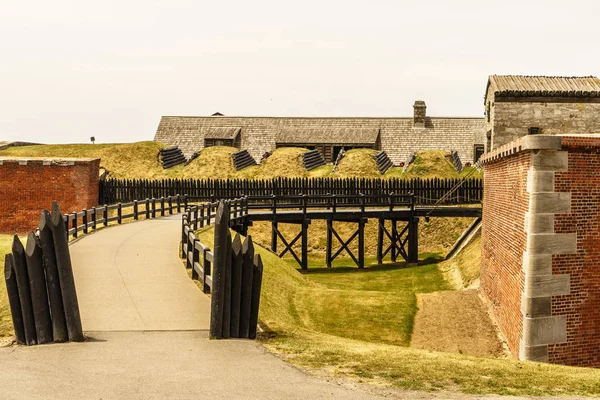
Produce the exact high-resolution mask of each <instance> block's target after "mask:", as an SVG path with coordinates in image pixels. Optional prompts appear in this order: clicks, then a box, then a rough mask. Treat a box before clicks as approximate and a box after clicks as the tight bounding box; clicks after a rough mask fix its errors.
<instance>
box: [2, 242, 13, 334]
mask: <svg viewBox="0 0 600 400" xmlns="http://www.w3.org/2000/svg"><path fill="white" fill-rule="evenodd" d="M12 242H13V235H0V268H1V269H0V270H1V271H2V275H3V276H4V256H5V255H6V254H7V253H10V251H11V247H12ZM12 335H14V332H13V325H12V318H11V316H10V307H9V305H8V296H7V295H6V285H5V284H4V283H2V284H0V337H8V336H12Z"/></svg>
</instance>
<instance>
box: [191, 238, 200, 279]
mask: <svg viewBox="0 0 600 400" xmlns="http://www.w3.org/2000/svg"><path fill="white" fill-rule="evenodd" d="M196 243H198V238H195V239H194V242H193V243H192V279H195V280H198V278H199V275H198V271H196V268H195V267H194V266H195V265H196V263H200V251H199V250H197V249H196Z"/></svg>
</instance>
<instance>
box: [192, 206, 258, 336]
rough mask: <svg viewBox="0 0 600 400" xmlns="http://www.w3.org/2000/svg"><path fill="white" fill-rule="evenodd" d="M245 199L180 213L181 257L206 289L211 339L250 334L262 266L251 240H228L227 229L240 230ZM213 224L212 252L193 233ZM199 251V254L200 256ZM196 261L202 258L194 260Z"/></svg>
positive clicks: (255, 321) (255, 320)
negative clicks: (209, 300) (208, 300)
mask: <svg viewBox="0 0 600 400" xmlns="http://www.w3.org/2000/svg"><path fill="white" fill-rule="evenodd" d="M247 214H248V207H247V199H236V200H228V201H221V202H219V203H207V204H201V205H199V206H191V207H188V209H187V210H186V213H185V214H184V215H183V217H182V246H181V248H182V256H183V258H184V259H185V260H186V267H187V268H190V269H191V270H192V278H193V279H196V280H199V281H200V282H201V283H202V288H203V291H204V292H205V293H211V317H210V336H211V337H213V338H216V339H228V338H250V339H254V338H255V337H256V328H257V324H258V309H259V304H260V290H261V285H262V274H263V266H262V261H261V259H260V256H259V255H258V254H256V255H255V254H254V245H253V243H252V238H251V237H250V236H246V238H245V239H244V242H243V243H242V241H241V238H240V235H239V233H238V234H236V235H235V237H234V239H233V241H232V240H231V233H230V228H234V229H238V230H239V229H243V228H242V227H243V226H244V224H243V223H240V222H241V220H242V219H243V218H244V217H245V216H246V215H247ZM211 223H214V225H215V228H214V229H215V233H214V251H212V250H211V249H210V248H208V247H207V246H206V245H204V244H202V243H201V242H200V240H199V239H198V238H197V237H196V235H195V234H194V231H195V230H197V229H198V228H201V227H204V226H205V225H209V224H211ZM201 255H202V256H201ZM200 260H202V261H200Z"/></svg>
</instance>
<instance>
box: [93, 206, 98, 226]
mask: <svg viewBox="0 0 600 400" xmlns="http://www.w3.org/2000/svg"><path fill="white" fill-rule="evenodd" d="M97 221H98V214H97V211H96V207H92V229H93V230H96V224H97Z"/></svg>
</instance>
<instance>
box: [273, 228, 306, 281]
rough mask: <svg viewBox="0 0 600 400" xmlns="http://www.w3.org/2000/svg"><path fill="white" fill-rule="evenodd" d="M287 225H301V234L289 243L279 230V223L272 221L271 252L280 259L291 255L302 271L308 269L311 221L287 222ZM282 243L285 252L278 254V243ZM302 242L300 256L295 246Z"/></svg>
mask: <svg viewBox="0 0 600 400" xmlns="http://www.w3.org/2000/svg"><path fill="white" fill-rule="evenodd" d="M286 224H297V225H300V232H299V233H298V234H297V235H296V236H295V237H294V238H293V239H292V240H291V241H289V242H288V240H287V239H286V238H285V237H284V236H283V234H282V233H281V231H280V230H279V224H278V222H277V221H276V220H275V221H271V251H273V252H274V253H275V254H277V255H278V256H279V257H283V256H284V255H285V254H286V253H288V252H289V253H290V254H291V255H292V257H294V259H295V260H296V261H297V262H298V264H299V265H300V268H302V270H307V269H308V226H309V225H310V220H309V219H303V220H301V221H290V222H288V221H286ZM279 240H280V241H281V243H282V244H283V247H284V248H283V250H282V251H281V253H279V254H278V253H277V243H278V241H279ZM298 240H300V243H301V245H300V256H298V254H297V253H296V251H295V250H294V249H293V246H294V245H295V244H296V242H298Z"/></svg>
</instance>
